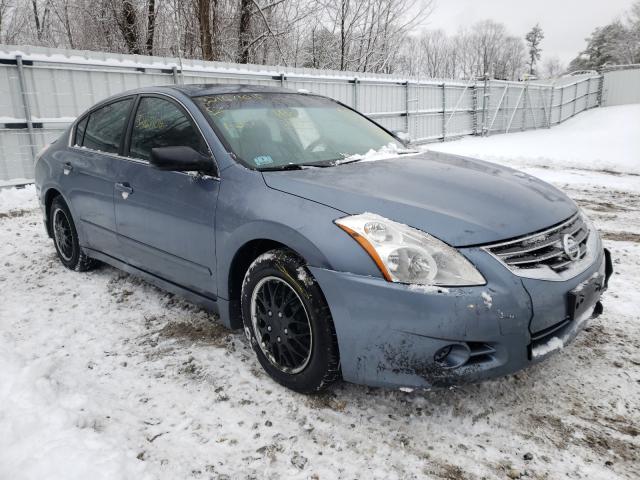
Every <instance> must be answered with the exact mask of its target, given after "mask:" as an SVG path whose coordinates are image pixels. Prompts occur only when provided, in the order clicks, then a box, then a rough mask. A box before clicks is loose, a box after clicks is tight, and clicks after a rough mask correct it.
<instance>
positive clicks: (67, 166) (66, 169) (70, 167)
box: [62, 162, 73, 175]
mask: <svg viewBox="0 0 640 480" xmlns="http://www.w3.org/2000/svg"><path fill="white" fill-rule="evenodd" d="M72 170H73V165H71V163H69V162H66V163H65V164H64V167H62V173H64V174H65V175H69V174H70V173H71V171H72Z"/></svg>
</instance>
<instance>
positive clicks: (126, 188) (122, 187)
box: [116, 183, 133, 200]
mask: <svg viewBox="0 0 640 480" xmlns="http://www.w3.org/2000/svg"><path fill="white" fill-rule="evenodd" d="M116 190H117V191H119V192H120V193H121V194H122V198H123V199H125V200H126V199H127V198H129V195H131V194H132V193H133V188H131V185H129V184H128V183H116Z"/></svg>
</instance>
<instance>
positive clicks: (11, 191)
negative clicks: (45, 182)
mask: <svg viewBox="0 0 640 480" xmlns="http://www.w3.org/2000/svg"><path fill="white" fill-rule="evenodd" d="M37 206H38V200H37V198H36V187H35V185H26V186H25V187H24V188H2V189H0V214H3V213H4V214H8V213H10V212H12V211H15V210H21V209H31V208H35V207H37Z"/></svg>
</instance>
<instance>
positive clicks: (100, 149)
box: [61, 97, 134, 256]
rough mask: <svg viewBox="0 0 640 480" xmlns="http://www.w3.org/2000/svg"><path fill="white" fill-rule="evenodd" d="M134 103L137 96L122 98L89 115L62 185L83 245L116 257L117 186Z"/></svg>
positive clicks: (78, 133) (77, 130)
mask: <svg viewBox="0 0 640 480" xmlns="http://www.w3.org/2000/svg"><path fill="white" fill-rule="evenodd" d="M133 103H134V97H127V98H124V99H119V100H116V101H114V102H111V103H109V104H108V105H104V106H100V107H98V108H96V109H95V110H93V111H91V112H90V113H89V114H87V115H85V116H84V117H83V118H82V119H80V121H79V122H78V123H77V125H76V128H75V131H74V138H73V139H72V142H71V147H70V148H69V149H68V150H67V152H66V153H65V156H64V159H63V173H64V175H63V176H62V181H61V183H62V187H63V190H64V191H65V192H66V194H67V198H68V200H69V202H70V204H71V209H72V212H73V214H74V215H75V217H76V219H75V220H76V223H79V225H78V228H79V234H80V241H81V243H82V245H83V246H85V247H89V248H92V249H94V250H98V251H101V252H104V253H107V254H110V255H115V256H117V255H116V254H117V247H118V241H117V234H116V223H115V213H114V207H113V193H114V189H113V186H114V182H115V179H116V168H117V162H118V157H119V155H120V154H121V153H122V149H123V148H124V137H125V132H126V128H127V124H128V120H129V114H130V112H131V108H132V107H133Z"/></svg>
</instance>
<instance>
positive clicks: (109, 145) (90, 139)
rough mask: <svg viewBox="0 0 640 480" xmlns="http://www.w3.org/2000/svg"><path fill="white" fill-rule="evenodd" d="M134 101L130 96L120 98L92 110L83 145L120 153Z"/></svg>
mask: <svg viewBox="0 0 640 480" xmlns="http://www.w3.org/2000/svg"><path fill="white" fill-rule="evenodd" d="M132 101H133V100H132V99H130V98H128V99H126V100H120V101H118V102H114V103H110V104H109V105H107V106H104V107H102V108H100V109H98V110H96V111H95V112H92V113H91V115H89V122H88V124H87V126H86V130H85V132H84V138H83V139H82V146H83V147H87V148H90V149H92V150H99V151H101V152H106V153H118V151H119V150H120V141H121V140H122V135H123V133H124V129H125V126H126V124H127V118H128V117H129V110H130V108H131V102H132ZM77 140H78V137H77V136H76V141H77Z"/></svg>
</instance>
